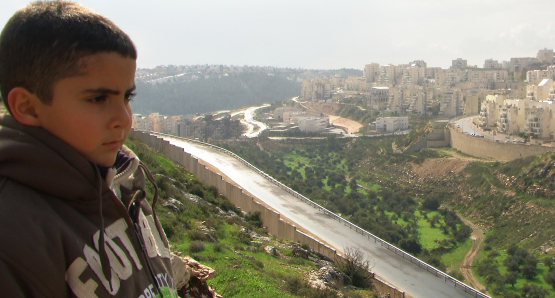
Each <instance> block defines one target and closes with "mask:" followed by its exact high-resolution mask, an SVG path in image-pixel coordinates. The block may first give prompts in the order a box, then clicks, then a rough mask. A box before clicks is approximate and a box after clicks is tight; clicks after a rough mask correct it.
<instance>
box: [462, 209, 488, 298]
mask: <svg viewBox="0 0 555 298" xmlns="http://www.w3.org/2000/svg"><path fill="white" fill-rule="evenodd" d="M459 218H460V219H461V220H462V221H463V222H464V224H465V225H467V226H469V227H471V228H472V248H471V249H470V251H468V253H467V254H466V256H465V257H464V259H463V260H462V261H461V264H460V269H461V273H462V275H463V276H464V279H465V281H466V283H468V284H469V285H470V286H472V287H474V288H475V289H477V290H479V291H482V292H484V291H486V287H485V286H484V285H482V283H480V281H479V280H478V279H477V278H476V276H475V275H474V272H473V271H472V263H474V259H475V258H476V256H478V253H479V252H480V248H481V246H482V242H483V241H484V232H483V231H482V229H480V227H478V226H477V225H475V224H473V223H472V222H470V221H468V220H467V219H466V218H464V217H462V216H460V215H459ZM486 293H487V292H486Z"/></svg>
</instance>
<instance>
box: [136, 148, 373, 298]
mask: <svg viewBox="0 0 555 298" xmlns="http://www.w3.org/2000/svg"><path fill="white" fill-rule="evenodd" d="M126 145H128V146H129V147H130V148H132V149H133V150H134V151H135V153H136V154H137V155H138V156H139V157H140V158H141V160H142V161H143V162H145V163H146V164H147V166H148V167H149V169H150V170H151V171H152V173H153V175H154V177H155V180H156V184H157V185H158V187H159V198H160V200H159V202H158V204H157V205H156V211H157V213H158V218H159V220H160V222H161V224H162V226H163V228H164V231H165V232H166V235H167V236H168V239H169V241H170V244H171V245H172V247H173V250H174V251H176V252H178V253H180V254H181V255H182V256H185V255H187V256H190V257H192V258H193V259H194V260H197V261H199V262H200V263H202V264H203V265H206V266H208V267H211V268H214V269H215V272H213V271H211V270H210V269H204V270H201V271H202V272H200V275H201V276H202V277H203V278H202V279H200V278H197V279H192V280H191V281H190V282H189V293H188V294H189V295H191V297H201V296H200V295H201V294H205V295H206V296H202V297H211V295H212V294H210V293H209V292H207V291H208V287H207V286H210V287H211V288H213V289H215V290H216V291H217V293H218V294H221V295H222V296H223V297H322V298H327V297H330V298H331V297H372V296H373V295H372V292H371V290H370V289H366V290H365V289H362V288H361V287H362V286H363V285H361V284H359V283H360V280H359V279H357V278H358V277H360V271H358V270H360V268H361V267H360V266H361V265H364V262H363V260H357V259H356V258H353V259H351V260H353V262H354V263H351V266H350V267H345V266H341V265H342V264H335V265H334V264H332V263H330V262H328V261H326V260H325V258H323V256H322V255H320V254H318V253H317V252H313V251H310V249H309V248H308V247H306V246H301V245H299V244H296V243H291V242H287V241H279V240H277V239H273V238H272V237H270V236H268V234H267V232H266V230H265V229H264V228H262V223H261V221H260V214H257V213H254V214H246V213H243V212H241V210H239V209H237V208H236V207H235V206H233V205H232V204H231V203H230V202H229V201H228V200H227V199H226V198H225V197H222V196H221V195H219V194H218V192H217V190H216V188H215V187H207V186H206V185H204V184H203V183H200V182H199V181H198V180H197V179H196V178H195V177H194V176H192V174H191V173H190V172H188V171H187V170H185V169H184V168H182V167H180V166H178V165H176V164H174V163H173V162H171V161H170V160H168V159H167V158H165V157H164V156H162V155H160V154H159V153H158V152H156V151H155V150H153V149H151V148H150V147H148V146H147V145H146V144H144V143H143V142H142V141H140V140H134V139H131V140H128V142H127V143H126ZM147 191H148V193H149V195H147V198H151V196H152V193H153V191H154V189H153V186H152V185H148V189H147ZM193 263H194V262H193ZM346 264H347V265H348V264H349V263H346ZM353 264H354V265H356V266H354V267H353V266H352V265H353ZM343 265H345V264H343ZM353 268H354V269H353ZM364 287H368V285H364Z"/></svg>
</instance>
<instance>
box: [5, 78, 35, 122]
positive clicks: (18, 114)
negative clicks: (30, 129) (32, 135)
mask: <svg viewBox="0 0 555 298" xmlns="http://www.w3.org/2000/svg"><path fill="white" fill-rule="evenodd" d="M39 103H40V99H39V98H38V97H37V96H36V95H35V94H33V93H31V92H29V90H27V89H25V88H23V87H15V88H13V89H12V90H11V91H10V93H8V106H9V107H10V111H11V112H12V115H13V116H14V117H15V119H16V120H17V121H19V123H21V124H25V125H29V126H40V125H41V124H40V120H39V118H38V116H37V113H36V111H35V109H36V106H37V104H39Z"/></svg>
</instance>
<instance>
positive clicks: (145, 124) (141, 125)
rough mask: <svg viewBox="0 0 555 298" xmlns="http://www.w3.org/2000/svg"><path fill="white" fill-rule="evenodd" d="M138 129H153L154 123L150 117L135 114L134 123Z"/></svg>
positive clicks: (134, 126)
mask: <svg viewBox="0 0 555 298" xmlns="http://www.w3.org/2000/svg"><path fill="white" fill-rule="evenodd" d="M132 127H133V128H134V129H136V130H145V131H152V125H151V123H150V120H149V118H148V117H145V116H143V115H141V114H133V125H132Z"/></svg>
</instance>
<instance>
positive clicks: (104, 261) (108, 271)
mask: <svg viewBox="0 0 555 298" xmlns="http://www.w3.org/2000/svg"><path fill="white" fill-rule="evenodd" d="M95 169H96V178H97V179H98V201H99V215H100V231H99V232H100V236H99V239H98V254H99V256H100V267H101V268H102V273H103V274H104V277H105V278H106V280H107V281H108V284H109V285H110V292H114V289H113V287H112V268H111V267H110V259H109V258H108V253H107V252H106V246H105V245H104V242H105V241H106V239H105V237H104V233H105V232H104V229H105V227H104V214H103V211H102V181H103V179H102V176H101V175H100V170H99V169H98V167H95Z"/></svg>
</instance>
